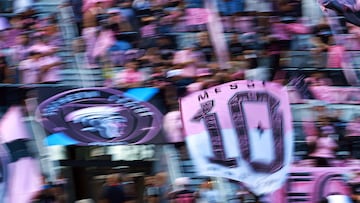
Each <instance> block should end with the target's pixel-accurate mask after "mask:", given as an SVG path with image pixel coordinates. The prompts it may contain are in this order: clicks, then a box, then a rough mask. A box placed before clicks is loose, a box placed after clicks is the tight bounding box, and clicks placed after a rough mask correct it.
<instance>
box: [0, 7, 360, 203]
mask: <svg viewBox="0 0 360 203" xmlns="http://www.w3.org/2000/svg"><path fill="white" fill-rule="evenodd" d="M204 2H205V1H201V0H87V1H81V0H68V1H65V2H64V3H63V4H62V5H60V7H59V9H60V8H69V13H68V15H70V16H71V22H72V23H73V25H74V28H75V33H76V35H75V36H74V38H73V39H71V41H70V45H71V50H70V51H69V52H71V54H74V55H75V54H78V53H82V54H83V55H84V58H83V60H82V61H81V62H80V63H81V66H80V67H78V68H80V69H90V70H100V71H101V73H102V74H101V75H97V76H96V77H99V78H98V79H99V80H101V81H102V83H101V86H108V87H114V88H120V89H121V88H134V87H157V88H159V89H160V90H161V92H162V94H163V96H164V100H165V104H166V108H167V111H169V112H170V111H171V112H173V111H177V110H178V99H179V98H180V97H182V96H185V95H187V94H190V93H191V92H194V91H197V90H201V89H205V88H208V87H211V86H214V85H217V84H222V83H225V82H230V81H234V80H242V79H254V80H265V81H273V82H278V83H280V84H282V85H286V86H287V87H288V89H289V94H290V100H291V102H292V103H293V104H294V105H295V106H296V105H298V104H311V105H310V108H309V109H310V112H311V113H309V112H305V113H304V112H303V111H301V115H299V116H298V115H294V125H295V127H296V129H297V130H299V131H297V132H298V134H297V136H299V137H302V139H303V140H304V143H305V144H299V145H296V147H297V150H300V151H301V150H304V151H305V152H306V154H301V155H298V158H299V160H300V161H301V160H303V159H306V160H310V161H309V162H307V163H309V164H310V165H314V166H335V165H336V166H339V165H344V164H346V163H350V162H351V163H353V162H354V161H356V159H359V158H360V152H359V146H360V116H359V115H360V109H359V108H358V107H356V108H353V109H352V110H351V111H348V110H344V109H343V108H333V106H331V105H329V104H351V105H356V104H358V102H359V101H360V91H359V88H358V87H357V86H356V85H354V84H349V82H348V81H347V80H346V78H345V76H344V74H343V71H342V69H343V68H354V67H355V68H354V70H355V69H358V68H357V62H358V58H359V57H358V51H359V50H360V28H359V27H357V26H354V25H352V24H350V23H347V22H345V21H344V20H342V19H339V25H341V26H340V27H337V28H336V29H341V30H342V31H343V33H345V34H343V35H342V36H341V37H339V38H337V36H335V35H334V28H333V27H331V26H332V25H331V23H330V22H329V19H327V18H325V17H320V18H319V19H318V20H314V19H311V18H309V17H308V16H305V15H304V13H303V10H302V1H300V0H293V1H287V0H274V1H271V0H268V1H265V0H264V1H250V0H249V1H245V0H216V1H213V2H214V3H215V4H216V8H217V11H218V12H216V13H214V10H209V9H208V8H207V5H206V4H205V3H204ZM315 11H317V12H319V13H320V12H321V10H320V8H318V9H317V10H316V9H315ZM214 16H215V17H216V16H217V17H219V19H220V21H221V29H222V33H221V36H214V34H213V33H212V32H211V29H209V28H211V26H214V24H208V21H209V17H214ZM319 16H322V15H321V14H319ZM58 17H59V13H51V14H47V15H41V14H40V13H38V12H37V11H36V9H34V8H31V7H29V8H27V9H25V10H22V11H20V12H18V13H15V14H14V15H12V16H6V17H1V18H0V22H1V26H0V29H1V31H0V50H1V51H0V52H1V56H0V83H1V84H2V85H3V86H4V87H5V86H7V85H9V84H14V85H19V87H25V88H26V87H27V85H66V79H67V78H66V76H64V74H63V72H65V71H66V70H68V69H71V68H73V67H69V64H68V62H67V61H66V60H65V59H64V57H63V55H64V47H66V46H68V45H69V41H68V39H64V37H63V36H64V33H63V32H64V31H63V30H62V29H61V24H62V23H64V22H62V21H59V18H58ZM222 39H224V40H225V42H226V45H227V51H228V53H227V54H224V55H222V56H220V54H219V52H218V51H217V49H216V46H217V45H216V44H217V43H218V42H217V40H219V41H220V40H222ZM339 41H340V42H341V43H338V42H339ZM220 57H223V58H225V59H226V60H225V63H223V62H222V61H221V60H219V58H220ZM348 57H351V60H350V61H351V64H349V63H344V61H346V59H347V58H348ZM359 64H360V63H359ZM314 101H322V102H321V104H318V103H317V102H315V103H316V104H315V105H313V104H312V102H314ZM299 112H300V111H299ZM294 113H297V112H295V111H294ZM303 114H304V115H303ZM176 115H178V114H176ZM306 116H307V117H308V118H305V117H306ZM298 117H299V118H298ZM297 123H300V124H297ZM299 132H300V133H299ZM299 160H297V161H299ZM339 160H342V162H340V161H339ZM344 160H345V161H344ZM300 161H299V163H300ZM301 163H302V164H304V162H301ZM149 182H151V180H149ZM149 184H151V183H149ZM150 199H151V198H150ZM149 202H150V201H149Z"/></svg>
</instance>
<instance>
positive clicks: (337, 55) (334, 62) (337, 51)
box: [327, 45, 345, 68]
mask: <svg viewBox="0 0 360 203" xmlns="http://www.w3.org/2000/svg"><path fill="white" fill-rule="evenodd" d="M327 54H328V56H327V67H328V68H341V67H342V61H343V58H344V54H345V47H344V46H342V45H332V46H330V47H329V48H328V53H327Z"/></svg>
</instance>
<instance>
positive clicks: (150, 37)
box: [139, 16, 158, 48]
mask: <svg viewBox="0 0 360 203" xmlns="http://www.w3.org/2000/svg"><path fill="white" fill-rule="evenodd" d="M140 20H141V27H140V37H141V39H140V45H139V47H140V48H150V47H155V46H156V40H155V37H157V35H158V27H157V26H158V23H157V21H156V18H155V17H153V16H143V17H141V19H140Z"/></svg>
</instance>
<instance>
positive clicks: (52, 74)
mask: <svg viewBox="0 0 360 203" xmlns="http://www.w3.org/2000/svg"><path fill="white" fill-rule="evenodd" d="M41 60H42V62H41V67H40V70H39V71H40V72H39V74H40V75H39V76H40V81H39V82H40V83H46V84H56V83H59V82H61V80H62V78H61V77H60V70H61V69H62V68H63V67H62V66H63V62H62V61H61V58H60V57H58V56H57V55H56V52H55V51H48V52H46V53H45V54H43V56H42V58H41Z"/></svg>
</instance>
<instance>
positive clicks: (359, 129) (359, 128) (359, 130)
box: [346, 121, 360, 137]
mask: <svg viewBox="0 0 360 203" xmlns="http://www.w3.org/2000/svg"><path fill="white" fill-rule="evenodd" d="M346 136H348V137H353V136H360V121H358V122H356V121H352V122H349V123H348V124H347V126H346Z"/></svg>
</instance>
